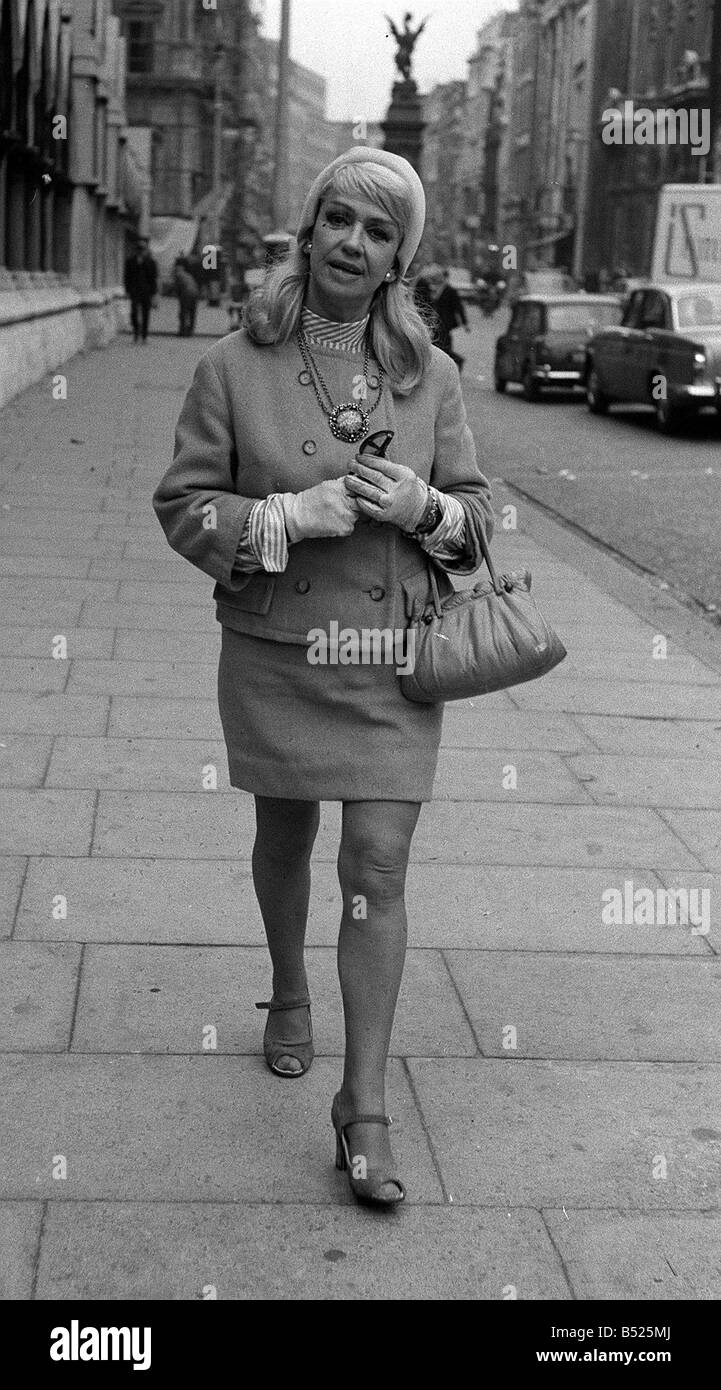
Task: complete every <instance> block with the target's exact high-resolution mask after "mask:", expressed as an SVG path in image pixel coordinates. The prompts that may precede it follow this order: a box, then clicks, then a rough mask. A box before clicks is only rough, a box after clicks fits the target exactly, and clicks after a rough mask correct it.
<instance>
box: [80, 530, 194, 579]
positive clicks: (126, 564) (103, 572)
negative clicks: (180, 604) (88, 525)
mask: <svg viewBox="0 0 721 1390" xmlns="http://www.w3.org/2000/svg"><path fill="white" fill-rule="evenodd" d="M161 540H162V537H161ZM150 550H151V547H150V546H147V547H146V548H145V556H144V558H143V559H142V560H139V559H132V560H123V559H121V558H118V556H116V555H111V556H107V557H106V556H97V557H96V558H95V559H93V560H91V561H89V568H88V578H89V579H116V580H121V579H122V580H133V581H135V582H140V583H146V584H153V585H154V584H155V583H156V582H157V583H160V584H173V585H174V584H177V583H178V582H180V583H181V584H183V583H187V581H188V575H189V574H190V575H192V573H193V571H192V569H190V568H189V565H188V561H187V560H185V559H183V557H182V555H176V554H175V552H174V551H172V550H171V549H170V547H169V546H167V545H166V546H165V550H163V549H162V548H161V546H158V547H157V555H158V558H157V559H149V558H148V553H149V551H150Z"/></svg>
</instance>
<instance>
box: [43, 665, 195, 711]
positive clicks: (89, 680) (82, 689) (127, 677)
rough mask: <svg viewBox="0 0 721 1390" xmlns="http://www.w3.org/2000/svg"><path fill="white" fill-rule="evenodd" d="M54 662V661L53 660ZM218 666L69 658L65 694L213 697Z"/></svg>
mask: <svg viewBox="0 0 721 1390" xmlns="http://www.w3.org/2000/svg"><path fill="white" fill-rule="evenodd" d="M55 664H56V665H57V664H58V663H57V662H56V663H55ZM217 689H218V668H217V664H216V665H215V667H212V666H201V665H199V664H198V663H197V662H183V661H173V662H169V661H117V660H113V661H88V660H85V659H84V658H82V657H81V658H79V659H78V660H76V661H73V663H72V668H71V672H70V679H69V681H68V687H67V690H68V694H69V695H114V696H117V697H118V698H121V697H122V696H124V695H141V696H143V695H153V696H155V695H157V696H159V697H160V698H166V699H171V698H178V699H186V700H195V699H198V700H211V699H213V698H214V697H215V698H216V699H217Z"/></svg>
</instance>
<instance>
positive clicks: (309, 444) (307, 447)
mask: <svg viewBox="0 0 721 1390" xmlns="http://www.w3.org/2000/svg"><path fill="white" fill-rule="evenodd" d="M317 448H318V445H317V444H316V442H315V440H314V439H306V441H305V443H304V445H303V453H304V454H314V453H315V452H316V449H317Z"/></svg>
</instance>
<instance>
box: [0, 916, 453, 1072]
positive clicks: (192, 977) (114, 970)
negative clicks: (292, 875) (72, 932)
mask: <svg viewBox="0 0 721 1390" xmlns="http://www.w3.org/2000/svg"><path fill="white" fill-rule="evenodd" d="M11 944H15V943H11ZM1 949H2V947H1V946H0V950H1ZM307 968H308V984H309V988H310V995H311V999H312V1000H313V1032H314V1040H315V1053H316V1056H333V1057H342V1056H343V1050H344V1041H343V1013H342V1006H341V997H340V986H339V983H338V968H337V963H336V951H335V947H314V948H311V949H310V950H309V951H308V952H307ZM271 993H272V980H271V972H270V958H269V956H268V951H267V948H266V947H265V946H262V947H259V946H245V947H243V946H235V947H227V946H225V947H223V946H220V947H219V946H215V947H189V946H100V945H94V946H89V947H87V949H86V951H85V955H84V958H83V975H82V982H81V987H80V992H79V996H78V1005H77V1014H76V1020H75V1028H74V1031H73V1043H72V1050H73V1052H146V1053H158V1052H159V1053H169V1052H172V1053H193V1052H198V1053H199V1052H202V1050H203V1029H204V1028H205V1027H206V1026H207V1025H212V1026H213V1027H214V1028H215V1029H216V1032H217V1049H218V1051H219V1052H222V1053H239V1054H250V1055H255V1054H257V1053H258V1052H259V1050H260V1046H261V1038H262V1033H263V1028H264V1026H265V1022H264V1020H265V1015H264V1014H259V1012H258V1010H257V1009H256V1008H255V1001H256V1000H258V999H267V998H269V997H270V995H271ZM429 998H432V999H433V1000H434V1008H433V1013H432V1014H430V1013H429V1010H428V999H429ZM477 1052H478V1049H477V1047H476V1043H475V1039H474V1037H473V1034H472V1032H471V1029H470V1028H469V1026H468V1022H467V1020H466V1017H465V1014H464V1010H463V1008H462V1006H461V1004H460V1002H459V999H458V994H457V991H456V989H455V987H454V985H453V982H452V980H451V978H450V976H449V974H448V971H447V969H446V966H445V963H444V961H443V958H442V956H441V954H440V952H438V951H430V950H426V951H423V950H411V951H409V953H408V957H407V961H406V968H405V972H404V976H403V982H402V985H401V992H400V997H399V1002H398V1012H397V1015H396V1021H395V1025H394V1029H393V1037H392V1041H391V1054H392V1055H393V1056H418V1057H447V1056H459V1057H460V1056H476V1055H477Z"/></svg>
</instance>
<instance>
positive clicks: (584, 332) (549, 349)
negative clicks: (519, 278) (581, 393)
mask: <svg viewBox="0 0 721 1390" xmlns="http://www.w3.org/2000/svg"><path fill="white" fill-rule="evenodd" d="M621 313H622V305H621V301H620V300H619V299H618V298H617V297H616V296H615V295H612V294H559V295H523V296H522V297H521V298H520V299H518V300H516V303H515V304H514V306H513V310H512V312H511V318H510V322H509V324H508V328H507V329H506V331H505V333H502V334H501V336H500V338H499V339H498V340H497V342H496V358H495V367H494V373H493V375H494V382H495V387H496V390H497V391H505V389H506V386H507V385H508V383H509V381H517V382H521V383H522V385H523V393H524V395H525V397H526V400H528V401H534V400H537V399H538V397H539V396H540V394H541V392H542V391H543V389H544V387H547V386H555V387H561V388H562V389H563V390H566V391H568V390H569V389H573V388H575V387H583V386H585V382H586V349H587V346H588V340H589V337H591V336H592V335H593V334H595V333H597V331H598V329H599V328H603V327H605V326H606V325H607V324H613V323H619V322H620V319H621Z"/></svg>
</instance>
